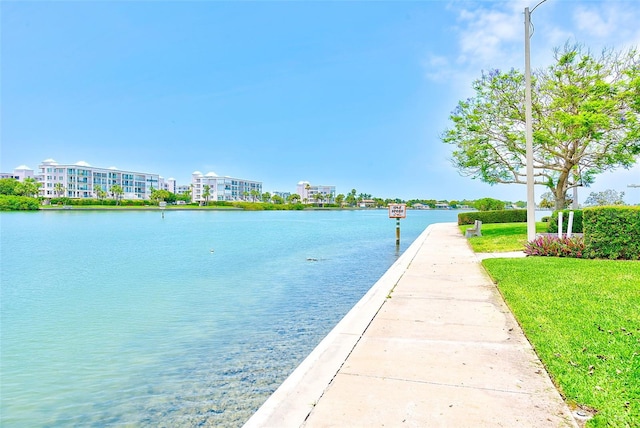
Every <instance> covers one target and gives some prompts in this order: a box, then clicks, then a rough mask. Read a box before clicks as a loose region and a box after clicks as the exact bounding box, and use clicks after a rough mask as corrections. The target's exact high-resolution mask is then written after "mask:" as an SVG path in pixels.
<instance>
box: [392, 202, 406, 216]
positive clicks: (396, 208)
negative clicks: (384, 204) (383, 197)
mask: <svg viewBox="0 0 640 428" xmlns="http://www.w3.org/2000/svg"><path fill="white" fill-rule="evenodd" d="M406 217H407V205H406V204H389V218H406Z"/></svg>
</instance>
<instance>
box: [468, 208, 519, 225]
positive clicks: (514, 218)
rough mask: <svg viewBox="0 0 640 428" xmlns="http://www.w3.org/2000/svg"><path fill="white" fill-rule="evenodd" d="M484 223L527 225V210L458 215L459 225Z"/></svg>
mask: <svg viewBox="0 0 640 428" xmlns="http://www.w3.org/2000/svg"><path fill="white" fill-rule="evenodd" d="M476 220H480V221H481V222H483V223H526V222H527V210H500V211H469V212H462V213H460V214H458V224H459V225H463V224H473V223H474V221H476Z"/></svg>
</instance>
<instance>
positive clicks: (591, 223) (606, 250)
mask: <svg viewBox="0 0 640 428" xmlns="http://www.w3.org/2000/svg"><path fill="white" fill-rule="evenodd" d="M583 223H584V238H585V255H586V256H587V257H589V258H600V259H620V260H640V207H620V206H611V207H594V208H587V209H585V210H584V215H583Z"/></svg>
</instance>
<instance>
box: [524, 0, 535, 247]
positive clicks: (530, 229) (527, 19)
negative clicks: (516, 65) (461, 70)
mask: <svg viewBox="0 0 640 428" xmlns="http://www.w3.org/2000/svg"><path fill="white" fill-rule="evenodd" d="M536 7H537V6H536ZM530 28H531V14H530V12H529V8H528V7H526V8H525V9H524V81H525V103H524V104H525V138H526V158H527V240H529V241H533V240H534V239H536V214H535V209H536V207H535V195H534V189H533V130H532V124H531V122H532V118H531V60H530V56H531V53H530V38H531V36H530V35H529V30H530Z"/></svg>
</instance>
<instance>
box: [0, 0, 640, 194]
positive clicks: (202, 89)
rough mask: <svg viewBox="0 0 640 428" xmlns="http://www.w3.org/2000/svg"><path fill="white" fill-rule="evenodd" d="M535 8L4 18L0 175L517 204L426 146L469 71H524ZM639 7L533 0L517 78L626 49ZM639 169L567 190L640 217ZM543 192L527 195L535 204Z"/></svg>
mask: <svg viewBox="0 0 640 428" xmlns="http://www.w3.org/2000/svg"><path fill="white" fill-rule="evenodd" d="M537 3H538V0H534V1H522V0H511V1H234V2H232V1H135V2H133V1H100V2H93V1H85V2H80V1H66V2H57V1H39V2H31V1H7V0H3V1H2V2H0V20H1V22H0V24H1V30H0V31H1V34H0V37H1V38H0V43H1V51H0V59H1V62H0V64H1V67H0V73H1V74H0V91H1V92H0V101H1V103H0V120H1V122H0V142H1V150H0V155H1V156H0V170H1V171H2V172H12V171H13V169H14V168H15V167H17V166H19V165H23V164H26V165H27V166H29V167H30V168H33V169H37V167H38V165H39V164H40V163H41V162H42V161H43V160H44V159H47V158H53V159H55V160H56V161H58V162H59V163H75V162H78V161H81V160H82V161H86V162H88V163H90V164H91V165H93V166H97V167H105V168H107V167H110V166H116V167H118V168H120V169H126V170H132V171H137V172H147V173H157V174H160V175H161V176H163V177H165V178H169V177H172V178H175V179H176V180H177V181H178V184H189V183H190V181H191V173H192V172H193V171H196V170H197V171H201V172H203V173H207V172H210V171H213V172H215V173H216V174H218V175H221V176H232V177H236V178H244V179H249V180H256V181H262V182H263V190H264V191H269V192H273V191H286V192H295V188H296V184H297V183H298V182H299V181H302V180H304V181H309V182H310V183H311V184H317V185H334V186H336V191H337V193H345V194H346V193H348V192H349V191H351V189H356V191H357V193H366V194H371V195H373V196H374V197H381V198H401V199H405V200H408V199H437V200H462V199H479V198H484V197H491V198H495V199H501V200H505V201H513V202H515V201H524V200H526V199H527V198H526V186H524V185H518V184H508V185H507V184H501V185H494V186H490V185H488V184H485V183H482V182H481V181H479V180H474V179H471V178H469V177H463V176H461V175H460V174H459V172H458V171H457V170H456V169H455V168H454V167H453V166H452V163H451V160H450V159H451V152H452V150H453V147H452V146H450V145H446V144H444V143H442V141H441V140H440V136H441V135H442V133H443V132H444V130H445V129H446V128H447V127H448V126H450V122H449V114H450V113H451V112H452V111H453V109H454V108H455V107H456V104H457V103H458V101H460V100H462V99H465V98H467V97H469V96H472V95H473V91H472V86H471V84H472V82H473V81H474V80H475V79H477V78H479V77H480V76H481V74H482V71H483V70H490V69H495V68H498V69H502V70H509V69H511V68H516V69H519V70H524V14H523V12H524V8H525V7H529V8H530V9H532V8H533V7H534V6H536V4H537ZM638 22H640V4H638V3H637V2H636V1H635V0H603V1H586V0H547V1H546V2H544V3H543V4H541V5H540V6H539V7H537V8H536V9H535V11H534V12H533V15H532V23H533V25H534V34H533V36H532V38H531V64H532V67H533V68H544V67H546V66H548V65H550V64H551V61H552V55H553V48H554V47H560V46H562V45H564V44H565V43H566V42H569V43H576V42H577V43H581V44H583V45H584V46H586V47H588V48H589V49H590V50H591V51H592V52H594V53H597V52H599V51H600V50H601V49H603V48H604V47H610V48H614V49H617V50H622V49H628V48H630V47H632V46H640V26H639V25H638ZM628 184H640V162H639V163H638V164H636V166H635V167H634V168H632V169H630V170H624V169H620V170H617V171H615V172H613V173H605V174H602V175H599V176H598V177H597V178H596V181H595V183H594V184H593V185H592V186H591V187H590V188H587V189H580V190H579V200H580V201H581V202H583V201H584V199H585V198H586V197H587V196H588V195H589V193H590V192H600V191H604V190H607V189H613V190H616V191H618V192H625V198H624V199H625V202H627V203H640V188H630V187H627V185H628ZM544 191H545V189H544V188H542V189H541V188H536V201H539V200H540V195H541V194H542V193H543V192H544Z"/></svg>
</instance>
